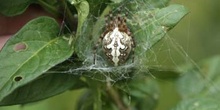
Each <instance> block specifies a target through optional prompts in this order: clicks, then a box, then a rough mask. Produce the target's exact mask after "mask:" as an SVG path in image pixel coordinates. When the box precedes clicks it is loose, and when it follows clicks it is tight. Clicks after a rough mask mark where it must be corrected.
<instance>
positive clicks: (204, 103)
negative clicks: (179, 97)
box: [171, 97, 220, 110]
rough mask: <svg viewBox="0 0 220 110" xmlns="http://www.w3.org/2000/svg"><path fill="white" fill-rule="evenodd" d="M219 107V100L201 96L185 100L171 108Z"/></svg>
mask: <svg viewBox="0 0 220 110" xmlns="http://www.w3.org/2000/svg"><path fill="white" fill-rule="evenodd" d="M219 108H220V103H219V100H216V99H212V98H209V97H201V98H192V99H186V100H183V101H181V102H180V103H179V104H178V105H177V106H176V107H175V108H173V109H171V110H219Z"/></svg>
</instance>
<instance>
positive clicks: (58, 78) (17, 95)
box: [0, 73, 84, 105]
mask: <svg viewBox="0 0 220 110" xmlns="http://www.w3.org/2000/svg"><path fill="white" fill-rule="evenodd" d="M83 86H84V83H83V82H82V81H80V80H79V77H76V76H74V75H71V74H59V73H58V74H44V75H42V76H40V77H39V78H37V79H35V80H34V81H32V82H30V83H28V84H26V85H24V86H21V87H19V88H17V89H16V90H15V91H13V93H11V94H9V95H8V96H6V97H5V98H4V99H3V100H2V101H0V105H13V104H26V103H30V102H34V101H38V100H42V99H45V98H48V97H51V96H54V95H57V94H60V93H62V92H64V91H66V90H68V89H77V88H81V87H83Z"/></svg>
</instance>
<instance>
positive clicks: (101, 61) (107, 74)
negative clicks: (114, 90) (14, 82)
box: [53, 0, 203, 83]
mask: <svg viewBox="0 0 220 110" xmlns="http://www.w3.org/2000/svg"><path fill="white" fill-rule="evenodd" d="M100 4H104V5H109V6H110V7H108V8H106V9H105V10H104V11H102V10H103V7H102V5H100V7H99V11H98V12H97V13H93V14H90V15H89V16H88V18H87V20H86V21H85V23H84V25H83V28H82V36H84V38H85V39H89V41H88V40H85V39H83V38H82V40H81V41H79V42H78V43H81V44H80V45H82V44H83V45H88V46H86V47H85V48H84V50H83V52H82V51H78V53H79V54H80V56H81V59H83V61H82V64H81V65H77V66H72V65H71V66H69V67H68V68H69V69H68V70H64V71H57V72H58V73H67V74H73V75H78V76H85V77H89V78H91V79H93V80H98V81H102V82H108V81H111V82H113V83H116V82H117V81H120V80H123V79H133V78H135V77H136V76H138V75H143V74H144V75H150V76H152V77H153V78H155V79H157V76H154V74H153V73H151V71H150V69H151V68H152V67H153V68H178V69H180V70H181V67H180V65H181V64H185V63H190V64H192V65H194V66H196V67H197V68H198V69H199V66H198V65H197V64H196V63H195V62H194V61H193V60H192V58H191V57H190V56H188V54H187V52H186V51H185V50H184V49H183V47H182V46H181V45H180V44H179V43H178V42H177V41H176V40H175V36H170V35H169V34H168V33H167V32H166V31H165V30H163V29H161V28H159V27H158V24H157V23H156V22H155V21H157V19H155V15H154V11H152V10H156V9H157V8H158V6H157V5H159V6H166V2H164V4H154V5H152V4H151V1H149V2H146V1H144V0H130V1H126V2H123V0H118V1H116V0H115V1H114V0H112V2H109V4H106V2H105V1H104V0H103V1H100ZM130 8H132V9H133V10H130ZM120 9H122V10H120ZM118 10H120V11H121V13H120V14H121V15H122V16H125V13H128V15H127V22H128V27H129V28H131V30H132V35H133V37H134V40H135V42H136V48H138V49H136V48H135V54H134V62H132V60H131V58H129V59H128V61H127V62H126V63H125V64H123V65H120V66H117V67H114V66H113V65H112V64H110V63H109V61H108V60H107V59H106V57H105V55H104V53H103V51H102V47H101V45H100V46H99V47H98V49H97V54H96V60H95V64H94V60H93V59H94V54H93V47H94V46H95V44H96V43H97V42H98V39H99V37H100V35H101V33H102V32H103V31H104V28H105V18H104V16H105V14H102V13H104V12H105V11H107V12H108V11H112V13H113V14H115V15H116V14H117V12H118ZM142 11H143V12H142ZM143 13H144V15H143ZM146 24H151V25H152V27H154V28H155V27H158V30H154V31H155V33H157V31H158V32H160V33H163V34H166V36H165V37H163V39H161V40H160V42H158V43H155V44H156V45H154V44H152V42H150V40H149V41H147V42H141V39H136V37H138V36H137V35H138V34H136V33H137V32H138V31H136V30H137V29H138V30H139V31H143V32H144V31H145V30H146V29H147V31H146V32H144V33H143V35H144V36H150V34H149V33H148V32H149V31H151V30H150V28H146V27H147V26H148V25H147V26H144V25H146ZM133 25H136V27H135V28H133V27H132V26H133ZM132 28H133V29H132ZM133 31H135V32H133ZM173 37H174V38H173ZM149 39H150V38H149ZM186 39H187V38H186ZM152 45H154V46H152ZM130 56H131V55H130ZM68 61H69V62H72V63H75V59H74V58H70V59H68ZM179 67H180V68H179ZM53 72H54V71H53ZM202 77H203V76H202V75H201V78H202Z"/></svg>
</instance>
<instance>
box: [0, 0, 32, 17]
mask: <svg viewBox="0 0 220 110" xmlns="http://www.w3.org/2000/svg"><path fill="white" fill-rule="evenodd" d="M34 1H35V0H0V13H2V14H4V15H6V16H15V15H19V14H21V13H23V12H24V11H25V10H26V8H27V7H28V6H29V5H30V4H31V3H33V2H34Z"/></svg>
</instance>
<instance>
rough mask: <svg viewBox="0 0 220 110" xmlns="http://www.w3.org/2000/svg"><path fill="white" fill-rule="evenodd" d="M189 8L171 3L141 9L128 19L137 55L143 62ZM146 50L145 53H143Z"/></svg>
mask: <svg viewBox="0 0 220 110" xmlns="http://www.w3.org/2000/svg"><path fill="white" fill-rule="evenodd" d="M187 13H188V10H187V9H186V8H185V7H184V6H182V5H170V6H168V7H165V8H162V9H158V8H156V9H153V10H147V11H145V10H139V11H137V12H136V13H134V15H133V16H132V19H129V20H128V23H129V24H130V26H129V27H130V28H131V32H132V33H133V36H134V39H135V42H136V47H135V56H138V59H139V60H140V61H141V62H143V63H144V62H147V61H145V60H148V56H147V54H146V53H145V52H147V51H148V50H149V49H150V48H151V47H152V46H153V45H155V44H156V43H157V42H158V41H160V40H161V39H162V38H163V37H164V36H165V35H166V33H167V32H168V31H169V30H170V29H171V28H173V27H174V26H175V25H176V24H177V23H178V22H179V21H180V20H181V19H182V18H183V17H184V16H185V15H186V14H187ZM143 52H144V53H143Z"/></svg>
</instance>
